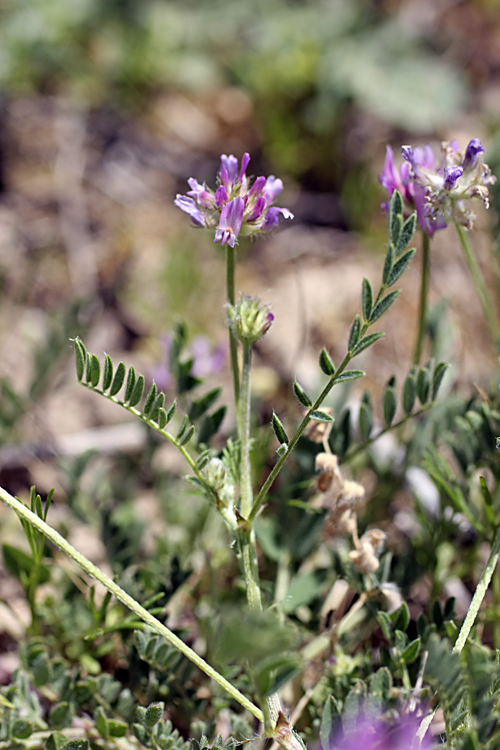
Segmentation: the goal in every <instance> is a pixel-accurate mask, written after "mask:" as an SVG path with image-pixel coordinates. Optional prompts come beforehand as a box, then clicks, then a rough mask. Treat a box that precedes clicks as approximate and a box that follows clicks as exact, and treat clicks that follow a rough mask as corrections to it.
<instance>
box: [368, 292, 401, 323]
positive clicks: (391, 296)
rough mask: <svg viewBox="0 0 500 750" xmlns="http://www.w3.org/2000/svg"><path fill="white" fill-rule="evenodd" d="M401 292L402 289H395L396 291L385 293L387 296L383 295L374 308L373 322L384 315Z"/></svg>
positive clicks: (371, 320) (371, 319)
mask: <svg viewBox="0 0 500 750" xmlns="http://www.w3.org/2000/svg"><path fill="white" fill-rule="evenodd" d="M400 294H401V289H394V291H392V292H389V293H388V294H386V295H385V297H382V299H381V300H379V301H378V302H377V304H376V305H375V307H374V308H373V312H372V316H371V318H370V322H371V323H375V321H376V320H378V319H379V318H380V316H381V315H383V314H384V313H385V312H386V310H388V309H389V307H390V306H391V305H392V304H393V302H395V301H396V300H397V298H398V297H399V295H400Z"/></svg>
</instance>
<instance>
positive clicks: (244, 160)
mask: <svg viewBox="0 0 500 750" xmlns="http://www.w3.org/2000/svg"><path fill="white" fill-rule="evenodd" d="M249 162H250V154H248V153H247V152H246V151H245V153H244V154H243V156H242V158H241V169H240V174H239V179H240V182H241V181H242V180H243V177H244V176H245V172H246V169H247V167H248V164H249Z"/></svg>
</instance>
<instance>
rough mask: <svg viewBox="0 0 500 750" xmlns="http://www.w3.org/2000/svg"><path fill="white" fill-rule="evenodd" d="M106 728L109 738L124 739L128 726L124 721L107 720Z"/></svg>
mask: <svg viewBox="0 0 500 750" xmlns="http://www.w3.org/2000/svg"><path fill="white" fill-rule="evenodd" d="M108 726H109V736H110V737H125V735H126V734H127V729H128V725H127V724H126V723H125V722H124V721H118V720H117V719H108Z"/></svg>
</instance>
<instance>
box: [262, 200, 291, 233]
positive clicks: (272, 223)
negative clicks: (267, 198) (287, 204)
mask: <svg viewBox="0 0 500 750" xmlns="http://www.w3.org/2000/svg"><path fill="white" fill-rule="evenodd" d="M280 214H282V215H283V218H284V219H293V214H292V212H291V211H289V210H288V208H276V207H275V206H274V207H272V208H270V209H268V211H267V214H266V218H265V220H264V223H263V225H262V231H263V232H270V231H271V230H272V229H274V227H276V226H278V224H279V215H280Z"/></svg>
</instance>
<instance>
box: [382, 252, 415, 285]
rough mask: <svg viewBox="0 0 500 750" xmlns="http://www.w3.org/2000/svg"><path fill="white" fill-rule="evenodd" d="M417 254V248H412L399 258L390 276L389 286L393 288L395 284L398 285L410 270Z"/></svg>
mask: <svg viewBox="0 0 500 750" xmlns="http://www.w3.org/2000/svg"><path fill="white" fill-rule="evenodd" d="M416 252H417V250H416V248H414V247H411V248H410V249H409V250H405V251H404V252H403V253H402V254H401V255H400V256H399V258H398V259H397V260H396V262H395V263H394V266H393V267H392V271H391V273H390V274H389V279H388V280H387V286H392V285H393V284H395V283H396V281H397V280H398V279H399V277H400V276H401V275H402V274H403V273H404V271H406V269H407V268H408V266H409V264H410V263H411V261H412V260H413V257H414V255H415V253H416Z"/></svg>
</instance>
